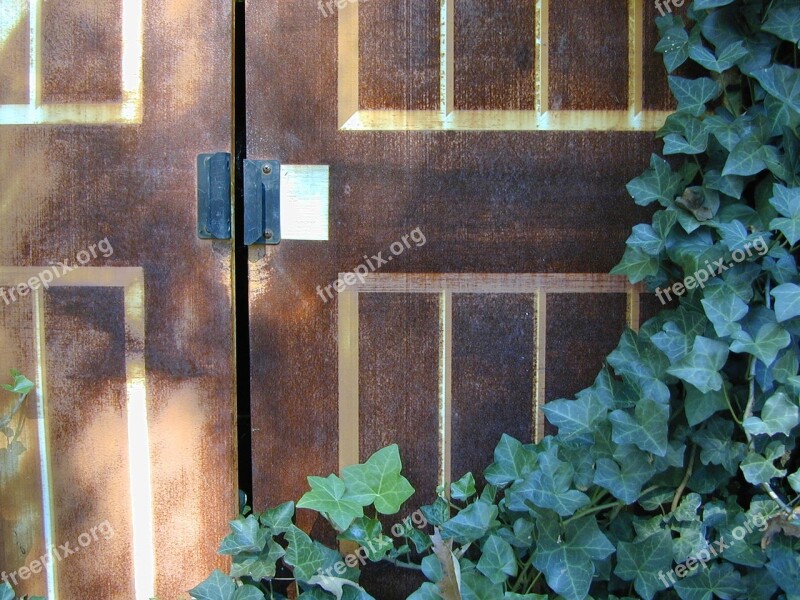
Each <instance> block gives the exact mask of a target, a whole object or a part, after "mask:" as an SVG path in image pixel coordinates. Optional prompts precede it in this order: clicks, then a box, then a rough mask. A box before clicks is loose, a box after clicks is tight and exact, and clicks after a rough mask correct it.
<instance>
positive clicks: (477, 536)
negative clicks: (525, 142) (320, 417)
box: [191, 0, 800, 600]
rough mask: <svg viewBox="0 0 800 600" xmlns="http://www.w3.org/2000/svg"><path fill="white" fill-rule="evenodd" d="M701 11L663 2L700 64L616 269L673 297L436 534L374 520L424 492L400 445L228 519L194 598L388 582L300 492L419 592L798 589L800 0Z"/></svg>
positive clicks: (436, 526)
mask: <svg viewBox="0 0 800 600" xmlns="http://www.w3.org/2000/svg"><path fill="white" fill-rule="evenodd" d="M688 18H689V19H690V21H689V23H688V24H687V23H684V22H683V20H682V19H681V18H679V17H677V16H674V15H668V16H666V17H663V18H661V19H659V20H658V28H659V30H660V34H661V41H660V42H659V44H658V47H657V51H659V52H661V53H662V54H663V57H664V63H665V65H666V67H667V69H668V71H669V72H670V73H672V72H674V71H675V70H676V69H678V68H679V67H681V66H682V65H683V64H684V63H687V62H690V63H691V62H693V63H695V68H700V69H702V70H704V72H705V75H704V76H700V77H695V78H686V77H680V76H674V75H673V76H670V78H669V84H670V88H671V90H672V92H673V94H674V96H675V98H676V99H677V103H678V109H677V111H676V112H675V113H674V114H672V115H671V116H670V117H669V118H668V119H667V121H666V124H665V125H664V127H663V128H662V129H661V130H660V132H659V136H660V137H661V138H663V143H664V149H663V153H664V155H666V156H668V157H669V160H667V159H665V158H662V157H660V156H657V155H654V156H653V157H652V159H651V164H650V168H648V169H647V171H646V172H645V173H643V174H642V175H641V176H640V177H637V178H636V179H634V180H633V181H631V182H630V184H629V185H628V190H629V192H630V194H631V195H632V196H633V198H634V200H635V202H636V203H637V204H639V205H642V206H653V207H655V208H657V210H655V212H654V214H653V216H652V221H651V222H650V223H646V224H641V225H638V226H636V227H635V228H634V229H633V232H632V234H631V236H630V238H629V239H628V240H627V248H626V251H625V254H624V257H623V259H622V261H621V263H620V264H619V265H618V266H617V267H615V269H614V272H615V273H618V274H624V275H627V276H628V277H629V278H630V280H631V281H632V282H634V283H638V282H643V283H644V285H645V286H646V287H647V288H648V289H650V290H651V291H655V290H657V289H658V290H660V291H661V292H662V293H663V290H671V292H672V293H673V294H674V295H673V296H672V299H673V300H674V303H673V304H672V306H671V308H669V309H665V310H662V311H661V312H660V314H658V315H657V316H656V317H654V318H652V319H650V320H649V321H647V322H646V323H645V324H644V325H643V326H642V327H641V329H640V331H638V332H637V331H632V330H628V331H626V332H625V333H624V334H623V335H622V338H621V340H620V342H619V345H618V347H617V348H616V349H615V350H614V351H613V352H612V353H611V354H610V355H609V356H608V358H607V361H606V365H605V366H604V368H603V369H602V371H601V372H600V373H599V375H598V376H597V378H596V380H595V382H594V384H593V385H592V386H591V387H589V388H587V389H585V390H583V391H581V392H580V393H578V394H577V396H576V397H575V398H573V399H559V400H556V401H554V402H551V403H548V405H547V406H546V407H545V408H544V411H545V413H546V416H547V418H548V419H549V421H550V422H551V423H552V424H554V425H555V426H557V428H558V434H557V435H555V436H548V437H546V438H545V439H544V440H543V441H541V442H540V443H538V444H524V443H522V442H520V441H518V440H515V439H513V438H511V437H508V436H504V437H503V438H502V439H501V440H500V443H499V444H498V446H497V448H496V450H495V453H494V462H493V463H492V464H491V465H490V466H489V467H488V469H487V470H486V471H485V473H484V474H483V477H484V480H485V482H486V483H485V486H484V487H483V488H482V489H481V490H480V491H478V489H476V483H475V478H474V477H473V475H472V474H467V475H465V476H464V477H463V478H462V479H460V480H459V481H457V482H455V483H453V484H452V485H451V486H450V488H449V490H438V492H439V495H438V499H437V500H436V502H435V503H434V504H432V505H430V506H425V507H423V508H422V512H423V514H424V515H425V519H426V521H427V523H428V524H429V528H428V529H427V531H426V532H424V533H423V532H421V531H419V530H416V529H411V530H409V531H408V532H407V534H406V535H405V537H403V539H401V540H394V539H392V538H390V537H388V536H387V535H386V532H385V531H384V530H383V528H382V524H381V521H380V520H379V519H378V518H377V517H378V516H379V515H386V514H395V513H397V512H398V511H399V510H400V508H401V505H402V503H403V502H404V501H405V500H406V499H407V498H408V497H409V496H410V494H411V492H412V488H411V487H410V485H409V484H408V482H407V481H406V480H405V479H404V478H403V476H402V475H401V472H400V468H401V463H400V456H399V453H398V451H397V448H396V447H394V446H390V447H389V448H386V449H384V450H382V451H380V452H378V453H377V454H376V455H375V456H373V457H372V458H370V459H369V461H367V463H366V464H365V465H359V466H356V467H350V468H348V469H346V470H345V471H344V473H343V474H342V477H341V478H340V477H337V476H335V475H331V476H329V477H328V478H325V479H323V478H319V477H311V478H309V483H310V485H311V491H310V492H308V493H307V494H306V495H305V496H303V498H302V499H301V500H300V502H299V503H298V504H297V506H296V507H295V505H293V504H292V503H288V504H283V505H281V506H279V507H277V508H274V509H270V510H267V511H266V512H265V513H263V514H260V515H257V514H243V515H242V516H240V517H239V519H237V520H236V521H234V522H232V524H231V525H232V532H231V534H230V535H229V536H228V537H227V538H225V540H224V541H223V543H222V547H221V549H220V551H221V552H222V553H223V554H229V555H231V556H232V557H233V566H232V570H231V574H230V575H231V576H230V577H229V576H227V575H224V574H222V573H221V572H218V571H217V572H215V573H214V574H213V575H212V576H211V577H210V578H209V579H208V580H207V581H205V582H204V583H202V584H201V585H200V586H198V587H197V588H195V589H194V590H192V592H191V593H192V595H193V596H194V597H195V598H197V599H198V600H231V599H233V600H242V599H244V598H247V599H253V600H261V599H262V598H276V599H277V598H284V597H285V596H284V595H283V593H284V592H282V591H277V590H278V589H279V587H280V586H279V584H280V583H281V581H280V580H281V579H289V580H290V581H291V582H292V583H291V585H294V586H296V588H297V593H298V595H299V598H300V599H301V600H330V599H331V598H335V599H337V600H341V599H343V598H344V599H346V600H366V599H369V598H372V596H370V595H369V594H368V593H367V591H365V590H364V589H363V588H362V587H361V586H360V585H359V571H358V569H357V568H353V567H351V566H347V568H344V566H343V565H342V564H341V563H340V561H341V560H342V557H341V555H340V554H339V553H338V552H336V551H335V550H333V549H331V548H328V547H326V546H324V545H322V544H321V543H319V542H318V541H314V540H312V539H310V538H309V537H308V536H307V535H306V534H305V533H304V532H302V531H301V530H300V529H298V528H297V527H296V526H295V525H294V515H295V509H296V508H305V509H311V510H315V511H317V512H318V513H319V515H320V516H321V517H322V518H324V519H326V520H327V521H328V522H329V523H330V524H331V526H332V527H333V528H334V529H335V530H336V531H337V532H338V534H339V535H338V537H339V539H340V540H347V541H354V542H356V543H358V544H361V545H362V546H363V547H364V548H365V549H366V548H369V551H368V552H367V551H366V550H364V552H366V559H368V560H370V561H389V562H392V563H394V564H396V565H399V566H404V567H408V568H416V569H419V570H421V572H422V573H423V574H424V575H425V577H426V578H427V580H428V581H427V582H425V583H424V584H423V585H422V586H421V587H420V588H419V589H418V590H417V591H416V592H414V593H413V594H412V595H411V596H410V597H409V600H437V599H440V598H441V599H444V600H456V599H463V600H542V599H549V598H565V599H567V600H581V599H584V598H594V599H629V598H644V599H646V600H650V599H651V598H656V597H657V598H680V599H682V600H710V599H712V598H723V599H737V598H742V599H749V600H775V599H778V600H780V599H784V600H792V599H797V598H800V510H799V509H798V508H796V505H797V500H798V498H797V496H798V494H800V472H799V471H798V468H799V467H800V451H799V450H798V446H797V439H798V434H799V433H800V403H799V402H798V398H799V397H800V374H798V371H799V370H800V346H798V344H799V342H800V274H798V268H797V259H796V257H797V253H798V249H800V137H798V124H800V70H799V69H798V68H797V67H798V43H799V42H800V3H798V2H797V0H783V1H781V0H774V1H771V2H770V1H764V0H695V1H694V2H693V4H692V6H690V7H689V10H688ZM753 248H755V249H757V251H755V252H754V251H752V249H753ZM701 271H703V274H700V272H701ZM676 282H678V283H679V284H680V285H678V286H676V285H675V283H676ZM445 491H447V492H448V493H445ZM376 540H377V541H378V543H376V544H370V543H369V542H371V541H373V542H374V541H376ZM376 548H377V549H376ZM337 564H339V565H340V567H341V568H340V569H339V571H336V570H335V567H336V565H337ZM331 569H334V570H333V571H331ZM326 573H327V574H326ZM331 573H334V574H333V575H332V576H331V575H330V574H331ZM280 589H281V590H285V586H284V587H283V588H280Z"/></svg>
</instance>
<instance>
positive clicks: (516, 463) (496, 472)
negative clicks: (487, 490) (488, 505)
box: [484, 433, 537, 486]
mask: <svg viewBox="0 0 800 600" xmlns="http://www.w3.org/2000/svg"><path fill="white" fill-rule="evenodd" d="M536 464H537V455H536V452H535V451H534V450H533V448H531V447H530V446H523V444H522V442H520V441H519V440H516V439H514V438H513V437H511V436H510V435H506V434H505V433H504V434H503V435H502V437H501V438H500V441H499V442H498V444H497V447H496V448H495V450H494V463H492V464H491V465H489V467H488V468H487V469H486V471H485V473H484V476H485V477H486V481H488V482H489V483H491V484H492V485H497V486H504V485H508V484H509V483H513V482H514V481H517V480H520V479H523V478H524V477H525V476H526V475H527V474H528V473H530V472H531V471H532V470H533V469H534V468H535V467H536Z"/></svg>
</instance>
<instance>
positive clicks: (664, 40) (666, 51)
mask: <svg viewBox="0 0 800 600" xmlns="http://www.w3.org/2000/svg"><path fill="white" fill-rule="evenodd" d="M655 49H656V52H660V53H661V54H663V55H664V66H665V67H667V72H669V73H672V72H673V71H674V70H675V69H677V68H678V67H680V66H681V65H682V64H683V63H685V62H686V59H687V58H689V34H688V33H686V30H685V29H684V28H683V27H670V28H669V29H667V30H666V31H665V32H664V33H663V34H662V36H661V39H660V40H659V42H658V44H656V48H655Z"/></svg>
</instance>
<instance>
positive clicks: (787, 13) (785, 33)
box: [762, 3, 800, 45]
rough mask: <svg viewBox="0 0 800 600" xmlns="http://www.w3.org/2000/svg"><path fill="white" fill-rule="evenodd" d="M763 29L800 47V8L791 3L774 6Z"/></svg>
mask: <svg viewBox="0 0 800 600" xmlns="http://www.w3.org/2000/svg"><path fill="white" fill-rule="evenodd" d="M762 29H763V30H764V31H768V32H770V33H774V34H775V35H776V36H778V37H779V38H781V39H782V40H786V41H787V42H792V43H793V44H799V45H800V7H799V6H797V5H792V4H789V3H786V4H784V5H782V6H780V5H778V6H772V7H771V8H770V10H769V12H768V13H767V20H766V21H765V22H764V26H763V27H762Z"/></svg>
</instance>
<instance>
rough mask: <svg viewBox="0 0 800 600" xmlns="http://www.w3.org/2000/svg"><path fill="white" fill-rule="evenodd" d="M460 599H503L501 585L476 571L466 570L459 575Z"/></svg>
mask: <svg viewBox="0 0 800 600" xmlns="http://www.w3.org/2000/svg"><path fill="white" fill-rule="evenodd" d="M461 600H503V587H502V586H501V585H499V584H496V583H492V582H491V581H489V580H488V579H487V578H486V577H484V576H483V575H481V574H480V573H478V572H477V571H467V572H464V573H462V576H461Z"/></svg>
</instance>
